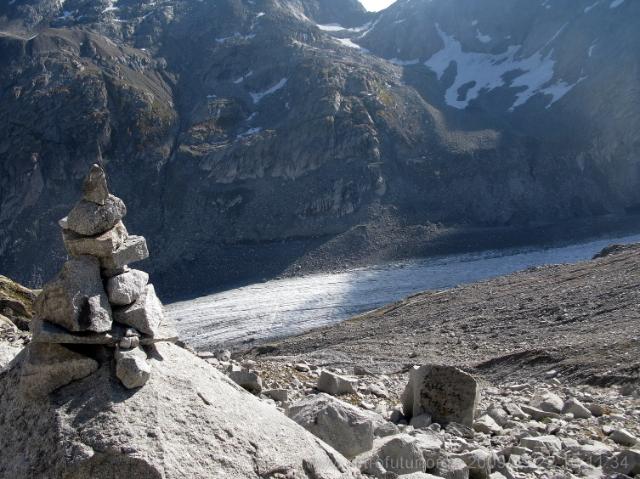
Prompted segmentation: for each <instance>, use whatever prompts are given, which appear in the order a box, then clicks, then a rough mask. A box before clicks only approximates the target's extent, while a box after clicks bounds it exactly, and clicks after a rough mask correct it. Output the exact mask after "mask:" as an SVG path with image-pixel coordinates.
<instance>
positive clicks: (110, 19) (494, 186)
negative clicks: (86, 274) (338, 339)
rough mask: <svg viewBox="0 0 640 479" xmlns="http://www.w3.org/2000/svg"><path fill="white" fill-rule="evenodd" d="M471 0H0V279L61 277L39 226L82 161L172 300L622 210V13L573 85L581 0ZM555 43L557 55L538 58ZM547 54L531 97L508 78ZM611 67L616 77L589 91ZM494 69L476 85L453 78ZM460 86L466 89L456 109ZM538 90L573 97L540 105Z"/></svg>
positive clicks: (48, 235)
mask: <svg viewBox="0 0 640 479" xmlns="http://www.w3.org/2000/svg"><path fill="white" fill-rule="evenodd" d="M468 3H470V2H464V1H462V0H459V1H458V0H456V1H454V2H448V1H447V2H445V1H444V0H438V1H433V2H419V1H401V2H398V3H397V4H395V5H394V6H392V7H390V8H389V9H387V10H386V11H383V12H381V13H380V14H379V15H377V16H372V14H369V13H367V12H365V11H364V10H363V9H362V8H361V7H360V5H359V3H358V2H356V1H355V0H333V1H331V2H321V1H318V0H263V1H255V2H243V1H240V0H217V1H207V2H195V1H190V0H166V1H163V2H152V1H143V2H140V1H135V2H134V1H130V0H120V1H111V0H65V1H64V2H60V1H58V0H16V1H15V2H13V3H12V4H11V5H8V4H4V5H3V6H1V7H0V18H1V19H2V22H1V25H2V32H3V33H2V34H1V35H0V61H2V64H3V65H6V68H3V70H2V71H1V72H0V91H1V92H2V93H1V96H0V131H2V132H3V133H2V135H0V170H1V171H2V176H1V177H0V205H1V212H0V232H1V233H2V235H1V236H0V269H1V270H2V271H5V272H7V273H8V274H11V275H12V276H14V277H16V278H17V279H19V280H21V281H27V282H29V283H30V284H37V283H38V282H39V281H40V279H41V278H42V277H43V276H47V275H49V274H51V272H52V271H53V270H55V269H56V268H57V267H58V265H59V264H60V261H61V255H62V248H61V247H60V242H59V240H58V239H57V238H56V236H55V234H56V233H55V231H56V228H54V222H55V220H57V219H58V218H59V216H61V215H62V212H63V211H65V210H66V209H68V207H69V206H70V202H71V197H70V196H69V193H68V192H69V191H70V190H71V188H69V187H68V185H69V183H70V182H74V183H76V182H79V181H80V178H81V176H82V174H83V172H84V171H85V170H86V167H87V165H89V164H91V163H93V162H95V161H101V162H103V163H104V165H105V168H106V169H107V172H108V173H109V175H110V184H112V185H113V188H114V190H115V191H116V192H117V194H118V195H119V196H121V197H123V199H125V201H127V202H128V204H131V205H132V211H134V212H135V213H133V214H132V215H131V217H130V218H128V220H129V222H130V224H132V227H135V228H136V230H138V231H141V232H142V234H144V235H145V236H147V237H148V238H149V242H150V245H151V247H152V248H153V249H154V250H155V254H154V255H152V256H153V257H155V258H158V259H157V260H154V261H156V262H155V263H153V264H151V265H148V266H145V268H148V269H151V270H153V271H154V273H155V274H156V276H157V277H158V279H157V281H156V282H160V283H161V284H162V285H164V286H165V288H164V291H166V292H167V293H171V294H179V293H184V292H192V291H193V287H194V285H195V284H204V287H205V288H211V287H218V286H220V285H222V284H226V283H229V282H236V281H244V280H246V279H248V278H250V277H251V278H260V277H266V276H272V275H274V274H278V273H280V272H282V271H283V270H285V269H286V268H287V267H288V266H289V265H290V264H292V263H293V262H295V261H296V260H299V259H300V258H304V257H306V256H308V255H309V254H311V255H312V254H313V251H314V250H316V249H318V248H319V247H320V246H321V245H322V244H324V243H326V242H327V241H330V240H331V241H333V242H335V241H337V243H338V246H337V247H336V251H338V250H340V251H346V253H344V254H345V257H348V255H349V251H351V250H358V249H359V248H360V242H362V241H365V242H367V241H369V242H373V243H375V242H376V241H377V240H376V239H375V238H373V239H372V237H377V236H380V235H381V237H384V238H385V241H391V242H393V241H394V235H396V236H395V237H397V238H401V237H403V236H405V235H406V234H407V233H406V232H407V231H408V230H407V228H409V229H410V230H411V229H412V228H414V229H415V227H420V228H426V229H427V230H429V229H430V228H433V224H434V223H443V224H445V225H449V226H451V225H463V226H464V225H471V226H505V225H507V226H508V225H522V224H528V223H531V222H546V221H560V220H564V219H567V218H574V217H588V216H592V215H601V214H606V213H623V212H624V211H626V210H629V209H633V208H635V207H637V206H636V205H638V204H639V203H640V198H638V191H639V190H638V188H637V184H638V173H639V170H638V161H637V158H638V155H637V153H638V137H637V131H638V129H637V128H636V125H637V122H638V115H637V113H636V112H637V111H638V109H637V108H636V106H637V104H638V98H639V95H638V87H637V85H636V84H635V78H636V75H634V72H637V66H638V59H637V57H636V54H635V49H634V48H633V47H632V45H633V44H634V41H635V40H636V39H637V34H636V33H635V30H634V29H633V25H634V23H633V21H632V18H633V15H634V14H637V11H636V10H637V5H635V4H633V3H632V2H623V4H622V5H620V6H619V7H617V8H612V9H609V10H611V12H608V11H607V12H606V13H607V16H604V15H600V16H601V17H603V18H604V20H602V21H601V23H600V24H599V25H598V26H597V27H598V28H599V29H600V30H598V32H597V33H598V38H601V39H600V40H599V41H598V43H596V46H595V47H594V50H593V58H594V60H593V61H594V62H595V61H596V60H597V63H596V64H595V65H592V66H591V67H589V68H590V70H589V71H586V72H583V71H582V70H581V68H586V67H584V66H583V65H578V63H579V62H578V60H577V59H576V58H575V56H574V55H572V54H571V51H570V50H567V51H566V52H565V51H564V50H563V48H560V46H564V45H566V48H567V49H569V48H570V47H571V45H573V43H576V44H577V43H580V45H586V43H585V42H587V43H588V42H589V41H592V40H591V37H589V38H586V39H585V38H582V37H583V36H585V32H588V25H587V23H585V24H584V25H583V24H581V23H580V22H587V21H588V19H587V20H582V19H581V18H582V17H580V18H578V19H573V17H572V15H573V16H575V15H578V14H579V11H578V10H577V9H576V7H575V5H574V6H570V5H569V4H568V3H566V2H565V3H564V4H562V5H563V6H562V10H561V11H562V15H560V14H555V13H554V14H553V15H551V14H547V13H546V10H547V9H546V8H542V9H534V8H533V7H530V6H529V7H528V6H527V5H528V2H524V0H520V1H518V2H513V3H514V5H513V7H512V9H500V8H499V5H498V3H497V2H495V1H493V0H484V1H483V7H484V8H482V9H481V8H480V7H473V8H472V6H471V5H470V4H469V5H468ZM602 3H603V5H600V6H598V7H597V8H600V9H602V8H604V3H607V2H602ZM585 4H586V2H585ZM554 5H555V4H554ZM571 5H573V4H571ZM525 7H526V8H525ZM554 8H556V7H555V6H554ZM558 8H560V7H558ZM581 8H583V9H584V8H586V7H581ZM595 8H596V7H594V9H595ZM607 8H608V7H607ZM498 10H499V11H500V12H501V16H499V17H496V19H492V18H490V15H489V12H491V11H498ZM581 15H582V14H581ZM472 17H473V18H472ZM476 17H477V18H476ZM565 17H566V18H567V19H570V18H571V19H572V20H571V22H573V23H571V22H570V25H568V26H567V27H565V28H563V29H562V30H561V31H560V28H559V27H558V23H559V22H560V23H561V22H562V21H563V20H565ZM476 19H477V21H478V23H477V24H476V25H475V29H476V30H477V32H474V28H473V27H471V28H469V25H467V23H469V22H470V23H473V22H474V21H475V20H476ZM589 21H590V20H589ZM574 24H575V26H574ZM613 24H616V25H617V24H620V28H617V29H615V31H613V30H614V29H612V28H611V25H613ZM338 25H340V26H338ZM561 25H562V23H561ZM593 28H596V26H593ZM465 29H466V30H465ZM500 29H503V30H505V31H504V32H501V31H500ZM511 29H512V30H513V31H511ZM467 30H468V31H467ZM558 31H560V33H559V34H558V35H557V36H556V39H558V42H559V39H560V38H561V39H562V45H560V43H559V44H558V45H555V43H553V42H552V43H553V44H549V45H546V46H545V45H544V43H543V40H545V39H546V40H545V41H548V39H549V38H552V37H553V33H554V32H558ZM465 32H466V33H465ZM478 32H479V35H478ZM499 32H501V34H503V35H504V38H502V39H501V40H500V41H498V40H494V38H496V39H497V38H498V33H499ZM516 32H528V33H525V34H523V33H517V34H516ZM527 35H528V36H527ZM508 36H510V38H509V39H507V37H508ZM489 37H491V40H488V41H486V42H485V40H487V38H489ZM494 41H495V44H493V43H492V42H494ZM554 41H555V40H554ZM614 42H617V43H616V44H617V45H618V47H619V50H620V52H619V55H618V58H617V59H616V60H615V61H613V60H610V58H611V54H610V52H611V49H612V48H613V43H614ZM635 44H637V43H635ZM516 45H517V46H519V47H516ZM520 45H521V46H520ZM571 48H578V47H571ZM456 55H457V57H456ZM505 55H506V57H505ZM532 58H533V60H532ZM399 59H400V60H399ZM452 59H455V60H456V61H455V63H452V62H451V60H452ZM582 60H584V59H582ZM582 60H581V61H582ZM425 62H426V64H425ZM500 62H501V63H505V62H510V63H512V64H513V65H514V68H517V69H518V70H517V71H512V70H509V69H508V68H506V67H499V66H498V65H497V63H500ZM550 64H552V69H553V75H552V77H551V78H550V79H549V80H548V81H547V82H546V83H545V82H542V83H541V81H542V80H537V83H535V82H533V80H531V81H530V82H529V83H531V84H533V83H535V88H529V87H526V89H525V90H523V88H525V87H524V86H521V87H517V86H516V87H514V82H515V83H516V84H518V82H519V83H524V80H526V79H527V78H529V77H539V76H540V75H541V74H542V73H544V72H545V71H546V72H547V73H546V74H547V75H548V69H549V65H550ZM620 65H623V66H624V68H619V67H620ZM480 67H481V68H480ZM525 67H527V68H528V67H530V69H529V70H526V71H525V70H519V69H520V68H525ZM545 69H546V70H545ZM612 69H617V76H616V77H615V78H616V80H615V81H616V82H618V84H619V85H620V86H619V87H616V88H615V89H609V90H604V88H603V82H604V80H598V78H599V77H598V75H601V76H602V78H605V77H607V75H609V76H610V75H612V74H611V73H608V72H610V71H611V70H612ZM458 70H459V72H458ZM502 70H505V71H504V72H502ZM488 71H491V73H490V75H491V78H489V79H488V80H486V81H485V83H484V85H485V88H484V89H478V86H480V83H476V84H474V85H471V84H470V83H469V81H476V82H479V79H477V78H475V77H474V74H478V75H485V76H486V75H489V73H487V72H488ZM520 71H522V72H523V73H522V74H520V76H518V75H519V73H520ZM501 72H502V75H503V77H508V78H511V87H510V86H509V85H510V83H509V82H507V81H506V80H503V79H501V78H502V77H500V73H501ZM541 72H542V73H541ZM580 75H582V76H585V75H586V76H587V78H586V79H584V80H581V81H579V80H580V78H582V76H580ZM523 77H524V79H523ZM467 80H468V81H467ZM461 82H465V83H462V84H461V85H460V86H461V87H463V90H465V91H466V96H464V94H463V93H460V92H454V95H453V96H452V94H451V91H452V90H451V88H452V87H451V85H453V87H454V88H457V86H458V84H459V83H461ZM501 82H502V83H503V84H500V83H501ZM562 82H566V85H565V84H564V83H562ZM529 83H527V85H529ZM547 83H548V84H547ZM487 84H489V85H490V86H491V88H489V87H486V85H487ZM494 85H498V86H496V87H495V88H493V86H494ZM569 85H574V86H573V88H572V89H571V90H568V86H569ZM540 90H545V91H547V90H548V91H551V92H552V93H554V92H558V91H561V90H563V91H564V90H567V91H566V94H565V95H564V96H563V97H562V98H557V101H556V102H554V103H552V104H550V96H549V95H548V94H547V95H545V94H544V92H542V93H541V92H540ZM603 90H604V92H603ZM596 93H597V95H596ZM476 94H477V97H476V98H472V97H473V96H475V95H476ZM518 95H520V96H518ZM616 95H624V97H621V98H617V97H616ZM596 97H597V98H596ZM525 98H526V99H527V101H526V102H525V101H524V100H525ZM553 98H554V99H555V97H553ZM518 99H520V101H521V102H523V103H522V105H518V106H517V107H515V108H513V111H510V108H511V107H513V106H514V105H515V103H517V102H518ZM547 106H549V108H546V107H547ZM363 229H364V230H363ZM391 230H393V231H394V233H393V234H390V233H389V231H391ZM378 231H382V232H383V233H378ZM363 232H364V236H363ZM387 235H389V236H388V238H387ZM363 238H364V239H363ZM428 239H429V235H425V241H427V240H428ZM43 244H51V245H52V247H51V248H50V249H49V248H42V245H43ZM336 254H342V253H336ZM320 263H322V261H321V262H320ZM319 266H320V267H321V266H322V264H320V265H319ZM176 278H186V279H185V280H181V281H176Z"/></svg>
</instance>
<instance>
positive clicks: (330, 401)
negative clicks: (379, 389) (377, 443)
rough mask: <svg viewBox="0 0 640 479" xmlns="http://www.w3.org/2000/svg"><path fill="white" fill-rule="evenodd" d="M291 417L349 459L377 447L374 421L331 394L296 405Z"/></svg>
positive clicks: (293, 406)
mask: <svg viewBox="0 0 640 479" xmlns="http://www.w3.org/2000/svg"><path fill="white" fill-rule="evenodd" d="M287 414H288V416H289V417H290V418H291V419H293V420H294V421H295V422H297V423H298V424H300V425H301V426H302V427H304V428H305V429H306V430H308V431H309V432H311V433H312V434H314V435H316V436H317V437H319V438H320V439H322V440H323V441H325V442H326V443H327V444H329V445H330V446H332V447H333V448H334V449H336V450H337V451H338V452H340V453H341V454H343V455H345V456H346V457H348V458H352V457H355V456H357V455H358V454H361V453H363V452H365V451H368V450H370V449H371V447H372V446H373V437H374V436H373V432H374V424H373V421H372V419H371V417H370V416H369V415H367V414H366V413H364V412H362V411H360V409H358V408H356V407H354V406H352V405H351V404H348V403H346V402H344V401H341V400H339V399H336V398H334V397H332V396H329V395H328V394H322V393H321V394H317V395H313V396H308V397H306V398H304V399H302V400H300V401H298V402H297V403H295V404H293V405H292V406H291V407H290V408H289V411H288V413H287Z"/></svg>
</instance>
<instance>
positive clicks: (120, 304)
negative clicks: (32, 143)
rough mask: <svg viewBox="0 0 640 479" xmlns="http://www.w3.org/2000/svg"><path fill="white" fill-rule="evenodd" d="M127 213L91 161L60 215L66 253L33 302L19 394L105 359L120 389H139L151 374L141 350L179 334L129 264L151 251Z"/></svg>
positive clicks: (43, 388) (43, 389) (54, 384)
mask: <svg viewBox="0 0 640 479" xmlns="http://www.w3.org/2000/svg"><path fill="white" fill-rule="evenodd" d="M126 212H127V209H126V207H125V205H124V203H123V202H122V200H121V199H120V198H117V197H116V196H113V195H111V194H109V190H108V188H107V180H106V176H105V172H104V170H103V169H102V168H101V167H100V166H98V165H93V166H92V167H91V170H90V171H89V174H88V175H87V177H86V179H85V181H84V194H83V197H82V199H81V200H80V201H79V202H78V203H77V204H76V205H75V207H74V208H73V209H72V210H71V212H70V213H69V215H68V216H67V217H66V218H63V219H62V220H60V221H59V225H60V226H61V227H62V236H63V240H64V245H65V248H66V250H67V252H68V253H69V256H70V259H69V260H68V261H67V262H66V263H65V264H64V266H63V267H62V271H60V273H59V274H58V276H57V277H56V278H55V279H54V280H53V281H51V282H49V283H48V284H46V285H45V286H44V288H43V290H42V293H41V294H40V295H39V296H38V299H37V300H36V306H35V318H34V319H33V320H32V324H31V331H32V334H33V339H32V342H31V344H30V345H29V348H28V351H27V358H26V360H25V361H24V362H23V366H22V371H21V374H22V375H21V387H22V388H23V390H24V393H25V395H27V396H32V397H33V396H41V395H43V394H48V393H50V392H51V391H53V390H55V389H57V388H59V387H61V386H63V385H65V384H68V383H69V382H71V381H73V380H76V379H80V378H82V377H86V376H88V375H89V374H91V373H93V372H94V371H96V370H97V369H98V367H99V366H100V363H104V362H105V361H111V360H113V362H114V363H115V374H116V376H117V377H118V379H120V381H121V382H122V384H123V385H124V386H125V387H126V388H128V389H134V388H138V387H141V386H143V385H144V384H145V383H146V382H147V380H148V379H149V377H150V374H151V365H150V363H149V361H148V360H147V353H146V352H145V349H144V348H145V347H146V348H147V349H148V348H149V347H152V345H153V344H154V343H157V342H159V341H171V342H174V341H176V340H177V335H176V333H175V330H173V328H172V327H171V325H170V324H167V322H166V321H165V320H164V313H163V307H162V303H161V302H160V300H159V299H158V297H157V296H156V293H155V290H154V288H153V285H151V284H148V280H149V275H148V274H147V273H145V272H143V271H139V270H136V269H130V268H129V266H128V265H129V264H130V263H133V262H135V261H140V260H143V259H145V258H147V257H148V256H149V252H148V250H147V244H146V240H145V239H144V237H142V236H133V235H129V234H128V233H127V229H126V228H125V226H124V224H123V223H122V218H123V217H124V216H125V214H126Z"/></svg>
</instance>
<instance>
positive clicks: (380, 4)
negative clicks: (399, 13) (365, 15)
mask: <svg viewBox="0 0 640 479" xmlns="http://www.w3.org/2000/svg"><path fill="white" fill-rule="evenodd" d="M395 1H396V0H360V2H361V3H362V4H363V5H364V8H366V9H367V10H370V11H372V12H377V11H378V10H382V9H383V8H387V7H388V6H389V5H391V4H392V3H395Z"/></svg>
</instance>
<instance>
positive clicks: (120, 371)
mask: <svg viewBox="0 0 640 479" xmlns="http://www.w3.org/2000/svg"><path fill="white" fill-rule="evenodd" d="M115 361H116V376H117V377H118V379H119V380H120V382H121V383H122V384H123V386H124V387H126V388H127V389H135V388H139V387H142V386H144V385H145V384H146V382H147V381H148V380H149V378H150V377H151V365H150V364H149V363H148V362H147V353H145V352H144V350H143V349H142V348H134V349H127V350H123V349H119V350H118V351H116V354H115Z"/></svg>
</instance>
